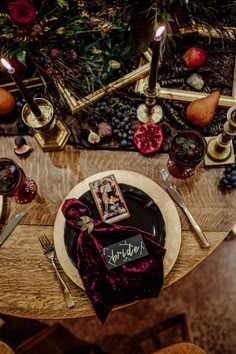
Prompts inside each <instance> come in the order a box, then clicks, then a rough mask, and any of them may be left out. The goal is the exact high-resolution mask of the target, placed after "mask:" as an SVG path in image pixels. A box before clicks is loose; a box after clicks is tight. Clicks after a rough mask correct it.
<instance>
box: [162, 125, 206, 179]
mask: <svg viewBox="0 0 236 354" xmlns="http://www.w3.org/2000/svg"><path fill="white" fill-rule="evenodd" d="M206 151H207V142H206V139H205V138H204V136H203V135H202V134H201V133H199V132H198V131H196V130H194V129H184V130H181V131H180V132H178V133H177V134H176V135H175V136H174V138H173V139H172V142H171V144H170V150H169V160H168V162H167V168H168V171H169V172H170V174H171V175H172V176H174V177H177V178H187V177H190V176H192V175H193V174H194V171H195V168H196V166H197V165H198V164H199V163H200V162H201V160H202V159H203V157H204V155H205V154H206Z"/></svg>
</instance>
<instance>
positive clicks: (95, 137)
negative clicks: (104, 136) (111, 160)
mask: <svg viewBox="0 0 236 354" xmlns="http://www.w3.org/2000/svg"><path fill="white" fill-rule="evenodd" d="M99 141H100V136H99V135H98V134H97V133H95V132H93V131H92V130H90V131H89V136H88V142H89V143H90V144H97V143H99Z"/></svg>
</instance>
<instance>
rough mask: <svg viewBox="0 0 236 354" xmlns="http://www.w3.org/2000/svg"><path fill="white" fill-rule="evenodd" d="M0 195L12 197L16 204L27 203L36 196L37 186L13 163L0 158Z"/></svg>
mask: <svg viewBox="0 0 236 354" xmlns="http://www.w3.org/2000/svg"><path fill="white" fill-rule="evenodd" d="M0 194H1V195H3V196H6V197H14V199H15V201H16V202H17V203H21V204H24V203H29V202H31V200H32V199H33V198H34V197H35V195H36V194H37V185H36V184H35V182H34V181H33V180H32V178H29V177H26V176H25V173H24V171H23V170H22V168H21V167H20V166H19V165H18V164H17V163H16V162H15V161H13V160H11V159H8V158H0Z"/></svg>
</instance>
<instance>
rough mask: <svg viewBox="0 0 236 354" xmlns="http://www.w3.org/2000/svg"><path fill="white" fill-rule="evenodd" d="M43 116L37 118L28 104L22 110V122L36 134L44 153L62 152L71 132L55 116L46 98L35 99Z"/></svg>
mask: <svg viewBox="0 0 236 354" xmlns="http://www.w3.org/2000/svg"><path fill="white" fill-rule="evenodd" d="M34 101H35V103H36V104H37V105H38V107H39V109H40V111H41V112H42V115H41V116H40V117H36V116H35V115H34V114H33V112H32V110H31V108H30V106H29V105H28V104H27V103H26V104H25V105H24V107H23V109H22V113H21V116H22V120H23V122H24V123H25V124H26V125H28V127H30V128H32V129H33V130H34V131H35V132H36V133H35V135H34V138H35V139H36V140H37V142H38V143H39V145H40V146H41V148H42V149H43V151H55V150H62V149H63V148H64V146H65V144H66V142H67V140H68V138H69V136H70V130H69V129H68V127H67V126H66V125H65V123H64V122H63V121H62V120H61V119H59V118H58V117H56V116H55V114H54V108H53V105H52V104H51V102H49V101H48V100H47V99H45V98H35V99H34Z"/></svg>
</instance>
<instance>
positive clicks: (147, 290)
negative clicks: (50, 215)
mask: <svg viewBox="0 0 236 354" xmlns="http://www.w3.org/2000/svg"><path fill="white" fill-rule="evenodd" d="M62 212H63V215H64V217H65V219H66V222H67V223H68V224H69V225H70V226H72V227H73V228H75V229H77V230H78V242H77V256H78V264H77V267H78V271H79V275H80V277H81V280H82V281H83V284H84V287H85V290H86V293H87V295H88V297H89V299H90V301H91V303H92V305H93V307H94V310H95V312H96V314H97V316H98V318H99V319H100V321H101V322H104V321H105V319H106V318H107V316H108V314H109V312H110V311H111V310H112V308H113V307H114V306H116V305H121V304H124V303H127V302H130V301H134V300H139V299H145V298H150V297H157V296H158V295H159V292H160V289H161V287H162V284H163V258H164V255H165V249H164V248H163V247H162V246H160V245H159V244H158V243H157V242H156V241H155V236H154V235H152V234H150V233H148V232H145V231H143V230H140V229H137V228H135V227H132V226H121V225H117V224H108V223H105V222H102V221H100V220H92V215H91V212H90V210H89V208H88V207H87V206H86V205H84V204H83V203H81V202H80V201H79V200H78V199H75V198H72V199H67V200H65V202H64V204H63V206H62ZM83 216H89V217H90V218H91V222H92V224H93V227H94V228H93V230H92V231H91V233H88V232H87V231H82V230H81V228H82V226H81V219H80V218H81V217H83ZM79 224H80V225H79ZM138 233H139V234H141V235H142V237H143V241H144V243H145V246H146V249H147V251H148V253H149V254H148V255H146V256H145V257H143V258H139V259H135V260H133V261H131V262H129V263H125V264H122V265H120V266H118V267H116V268H113V269H109V268H108V267H107V264H106V261H105V259H104V256H103V254H102V249H103V247H106V246H108V245H112V244H114V243H117V242H120V241H122V240H126V239H128V238H129V237H132V236H135V235H137V234H138Z"/></svg>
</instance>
